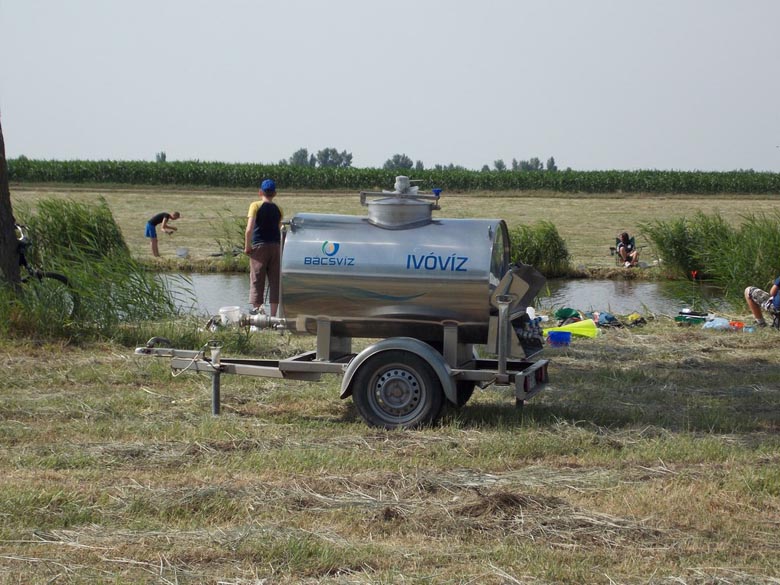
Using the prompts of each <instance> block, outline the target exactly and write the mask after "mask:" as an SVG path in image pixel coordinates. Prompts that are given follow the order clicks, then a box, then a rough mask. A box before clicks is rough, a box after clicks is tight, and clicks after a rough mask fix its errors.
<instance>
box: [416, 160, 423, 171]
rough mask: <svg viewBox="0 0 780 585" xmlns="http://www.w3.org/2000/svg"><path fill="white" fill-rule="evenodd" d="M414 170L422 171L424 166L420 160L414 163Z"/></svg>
mask: <svg viewBox="0 0 780 585" xmlns="http://www.w3.org/2000/svg"><path fill="white" fill-rule="evenodd" d="M414 170H415V171H424V170H425V166H424V165H423V162H422V161H421V160H418V161H417V162H416V163H414Z"/></svg>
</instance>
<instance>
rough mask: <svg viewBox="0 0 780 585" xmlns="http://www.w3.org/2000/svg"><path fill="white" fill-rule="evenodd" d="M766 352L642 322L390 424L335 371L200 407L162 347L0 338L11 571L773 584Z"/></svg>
mask: <svg viewBox="0 0 780 585" xmlns="http://www.w3.org/2000/svg"><path fill="white" fill-rule="evenodd" d="M269 335H270V334H269ZM277 337H278V336H277ZM778 350H780V337H778V336H777V334H776V333H774V332H771V331H761V332H758V333H755V334H753V335H746V334H736V333H733V334H731V333H723V332H714V331H705V330H701V329H698V328H696V329H693V328H688V329H686V328H680V327H676V326H674V325H673V324H671V322H669V321H668V320H664V321H654V322H651V323H650V324H648V325H647V326H645V327H643V328H637V329H623V330H614V331H610V332H609V333H607V334H605V335H603V336H601V337H599V338H597V339H595V340H582V339H576V340H575V342H574V343H573V344H572V345H571V346H570V347H569V348H564V349H558V350H550V351H548V357H551V358H552V360H553V367H552V370H551V378H552V382H551V384H550V387H548V388H547V389H546V390H545V391H544V392H543V393H542V394H541V395H539V396H538V397H536V398H534V399H533V400H532V401H531V402H530V403H529V404H528V405H527V406H526V409H525V410H524V411H517V410H516V409H515V408H514V407H513V402H512V400H511V398H510V397H509V396H508V395H507V394H506V392H505V391H503V390H501V389H498V388H494V389H488V390H486V391H484V392H478V393H477V395H476V396H475V398H474V399H472V401H471V402H470V403H469V404H468V405H467V406H466V407H465V408H463V409H462V410H461V411H459V412H453V413H450V414H448V415H447V416H446V417H445V418H444V419H443V421H442V423H441V424H440V425H437V426H436V427H435V428H430V429H423V430H419V431H407V432H385V431H377V430H376V429H370V428H368V427H366V426H365V425H364V424H363V423H362V422H361V421H360V420H359V418H357V416H356V414H355V412H354V409H353V408H352V405H351V402H349V401H347V402H342V401H339V399H338V397H337V395H338V383H337V380H336V379H335V378H334V379H328V380H326V381H323V382H320V383H317V384H311V383H310V384H305V383H295V382H283V381H278V380H264V379H251V378H238V377H225V378H224V379H223V415H222V416H220V417H212V416H211V415H210V414H209V412H210V409H209V397H210V379H209V378H208V376H203V375H196V374H185V375H183V376H179V377H177V378H171V376H170V373H169V371H168V364H167V362H166V361H165V360H153V359H149V358H141V357H135V356H132V355H131V352H130V351H129V350H127V349H125V348H120V347H116V346H109V345H95V346H91V347H84V348H74V347H70V346H50V345H39V344H35V343H29V344H27V345H22V346H16V345H12V344H10V343H8V342H0V364H2V365H1V366H0V368H2V371H0V375H2V378H3V380H6V381H9V382H10V383H9V384H4V385H3V389H2V391H1V392H0V419H2V424H1V425H0V442H1V444H2V446H3V449H2V452H1V453H0V516H2V523H0V526H2V527H1V528H0V583H18V582H36V583H43V582H62V583H93V582H112V583H137V582H159V583H204V582H209V583H419V582H430V583H488V584H506V583H605V584H607V583H669V584H691V585H692V584H705V583H724V584H725V583H767V584H768V583H777V582H778V580H779V579H780V556H779V555H778V553H779V552H780V472H778V466H779V464H780V438H778V437H779V436H778V431H779V430H780V372H779V371H778V368H777V366H776V364H775V362H776V359H775V356H776V355H777V352H778Z"/></svg>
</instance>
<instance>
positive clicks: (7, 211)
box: [0, 123, 20, 286]
mask: <svg viewBox="0 0 780 585" xmlns="http://www.w3.org/2000/svg"><path fill="white" fill-rule="evenodd" d="M17 251H18V243H17V241H16V231H15V230H14V212H13V209H12V208H11V189H10V188H9V187H8V162H7V161H6V159H5V140H4V139H3V126H2V124H1V123H0V280H2V281H3V282H4V283H10V284H11V286H18V284H19V282H20V275H19V254H18V252H17Z"/></svg>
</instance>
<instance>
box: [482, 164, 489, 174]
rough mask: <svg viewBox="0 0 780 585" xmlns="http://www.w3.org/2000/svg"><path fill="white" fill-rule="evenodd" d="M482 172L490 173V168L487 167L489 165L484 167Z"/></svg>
mask: <svg viewBox="0 0 780 585" xmlns="http://www.w3.org/2000/svg"><path fill="white" fill-rule="evenodd" d="M482 172H483V173H489V172H490V167H489V166H487V165H482Z"/></svg>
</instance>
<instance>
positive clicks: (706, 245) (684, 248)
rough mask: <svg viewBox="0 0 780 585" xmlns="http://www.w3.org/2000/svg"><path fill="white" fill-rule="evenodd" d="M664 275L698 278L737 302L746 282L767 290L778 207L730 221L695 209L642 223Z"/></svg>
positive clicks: (776, 246)
mask: <svg viewBox="0 0 780 585" xmlns="http://www.w3.org/2000/svg"><path fill="white" fill-rule="evenodd" d="M641 230H642V233H643V235H644V236H645V237H647V238H648V239H649V240H650V241H652V243H653V247H654V249H655V251H656V253H657V254H658V256H659V257H660V258H661V259H662V265H663V266H664V270H665V271H666V272H667V275H668V276H671V277H678V278H679V277H684V278H691V279H697V278H703V279H707V280H711V281H713V282H714V283H715V284H717V285H718V286H720V287H722V289H723V294H724V296H725V297H726V298H727V299H728V300H730V301H732V302H736V303H740V302H742V294H743V291H744V289H745V287H746V286H749V285H752V286H758V287H761V288H765V289H766V290H768V287H769V286H770V284H771V282H772V280H774V279H775V278H777V276H778V275H780V213H778V212H775V213H773V214H750V215H745V216H743V217H742V222H741V223H740V224H739V225H732V224H730V223H729V222H727V221H726V220H724V219H723V218H722V217H721V216H720V214H718V213H713V214H705V213H701V212H700V213H697V214H696V215H694V216H693V217H690V218H686V217H680V218H676V219H673V220H669V221H653V222H648V223H645V224H643V225H642V226H641Z"/></svg>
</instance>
